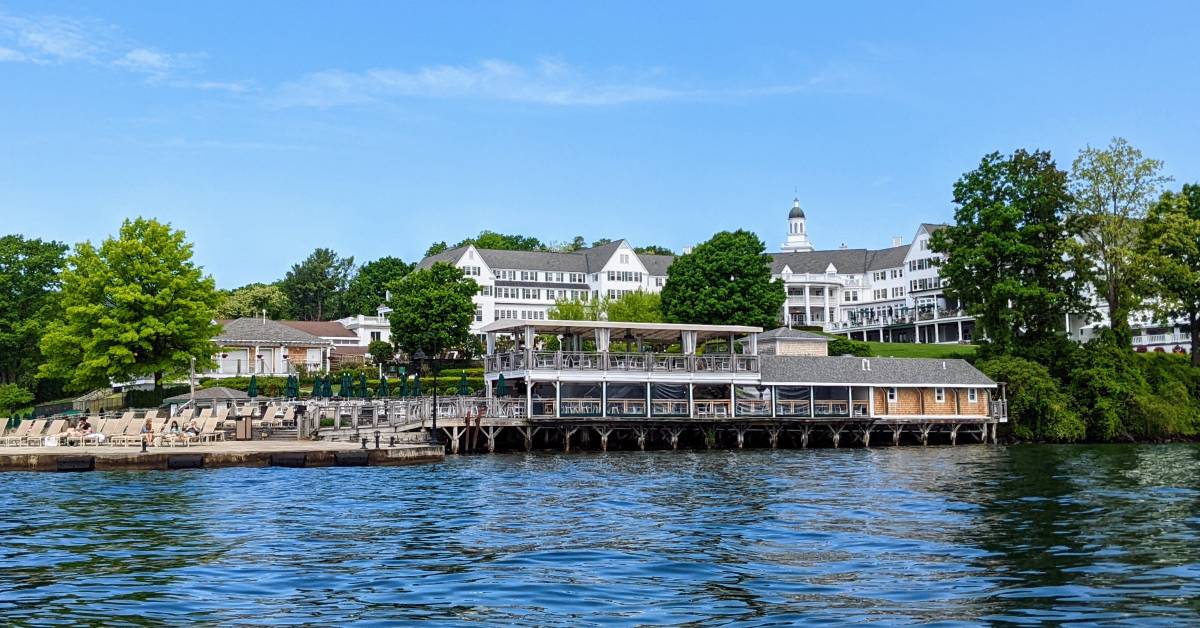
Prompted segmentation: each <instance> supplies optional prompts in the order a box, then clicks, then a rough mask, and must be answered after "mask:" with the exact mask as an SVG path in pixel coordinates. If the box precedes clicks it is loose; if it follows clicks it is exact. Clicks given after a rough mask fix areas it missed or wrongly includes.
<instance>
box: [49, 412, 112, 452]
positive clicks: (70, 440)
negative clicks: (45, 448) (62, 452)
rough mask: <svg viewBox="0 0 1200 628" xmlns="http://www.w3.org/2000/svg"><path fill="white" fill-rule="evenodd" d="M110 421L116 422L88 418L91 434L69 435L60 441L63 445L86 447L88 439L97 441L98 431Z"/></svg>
mask: <svg viewBox="0 0 1200 628" xmlns="http://www.w3.org/2000/svg"><path fill="white" fill-rule="evenodd" d="M110 420H111V421H116V420H117V419H102V418H100V417H94V416H92V417H88V423H90V424H91V425H92V431H91V432H88V433H87V434H71V435H69V436H64V437H63V438H62V439H61V441H62V443H63V444H64V445H86V444H87V441H88V439H92V440H96V439H97V435H98V434H99V433H100V430H102V429H104V426H105V425H106V424H107V423H108V422H109V421H110Z"/></svg>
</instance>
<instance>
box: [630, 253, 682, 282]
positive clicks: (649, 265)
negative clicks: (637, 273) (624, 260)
mask: <svg viewBox="0 0 1200 628" xmlns="http://www.w3.org/2000/svg"><path fill="white" fill-rule="evenodd" d="M638 258H639V259H641V260H642V266H645V267H646V272H647V273H649V274H650V275H651V276H654V275H661V276H666V274H667V269H668V268H670V267H671V264H673V263H675V256H674V255H649V254H646V253H638Z"/></svg>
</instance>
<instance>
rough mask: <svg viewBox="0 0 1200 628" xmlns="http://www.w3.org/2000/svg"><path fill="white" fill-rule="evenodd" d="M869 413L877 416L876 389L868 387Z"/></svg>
mask: <svg viewBox="0 0 1200 628" xmlns="http://www.w3.org/2000/svg"><path fill="white" fill-rule="evenodd" d="M867 413H868V414H870V415H871V416H872V417H874V416H875V387H874V386H868V387H867Z"/></svg>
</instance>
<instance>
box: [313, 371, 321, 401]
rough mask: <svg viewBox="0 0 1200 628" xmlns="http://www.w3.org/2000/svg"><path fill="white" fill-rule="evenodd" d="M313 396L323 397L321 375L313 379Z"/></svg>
mask: <svg viewBox="0 0 1200 628" xmlns="http://www.w3.org/2000/svg"><path fill="white" fill-rule="evenodd" d="M312 396H314V397H320V396H321V376H320V375H318V376H316V377H314V378H313V389H312Z"/></svg>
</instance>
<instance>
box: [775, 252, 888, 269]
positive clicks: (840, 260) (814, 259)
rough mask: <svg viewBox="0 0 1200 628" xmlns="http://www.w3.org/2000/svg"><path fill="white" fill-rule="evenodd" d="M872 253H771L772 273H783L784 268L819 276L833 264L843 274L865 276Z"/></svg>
mask: <svg viewBox="0 0 1200 628" xmlns="http://www.w3.org/2000/svg"><path fill="white" fill-rule="evenodd" d="M870 253H871V252H870V251H868V250H866V249H835V250H832V251H796V252H792V253H771V254H770V255H771V272H772V273H773V274H776V275H778V274H779V273H782V272H783V269H784V267H787V268H790V269H792V272H793V273H811V274H815V275H819V274H822V273H824V272H825V270H826V269H827V268H829V266H830V264H832V265H833V267H834V268H836V269H837V272H838V273H841V274H851V273H857V274H863V273H865V272H866V268H867V259H868V258H869V257H870Z"/></svg>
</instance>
